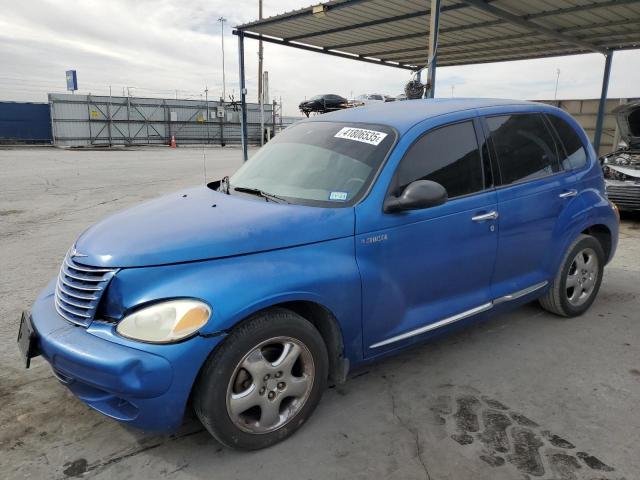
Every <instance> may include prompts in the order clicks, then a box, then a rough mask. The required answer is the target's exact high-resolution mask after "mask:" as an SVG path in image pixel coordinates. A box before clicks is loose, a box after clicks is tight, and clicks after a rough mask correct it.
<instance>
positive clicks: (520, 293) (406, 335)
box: [369, 280, 549, 348]
mask: <svg viewBox="0 0 640 480" xmlns="http://www.w3.org/2000/svg"><path fill="white" fill-rule="evenodd" d="M548 283H549V282H547V281H546V280H545V281H544V282H540V283H536V284H535V285H531V286H529V287H527V288H523V289H522V290H518V291H516V292H513V293H510V294H508V295H504V296H502V297H499V298H496V299H495V300H493V301H491V302H489V303H485V304H482V305H479V306H477V307H474V308H472V309H470V310H465V311H464V312H461V313H458V314H456V315H453V316H451V317H447V318H444V319H442V320H439V321H437V322H434V323H430V324H428V325H424V326H422V327H420V328H416V329H415V330H410V331H408V332H405V333H401V334H400V335H396V336H395V337H391V338H387V339H386V340H383V341H381V342H378V343H374V344H373V345H371V346H370V347H369V348H378V347H383V346H385V345H389V344H391V343H395V342H399V341H400V340H405V339H407V338H411V337H415V336H416V335H420V334H423V333H427V332H430V331H431V330H436V329H438V328H441V327H444V326H445V325H449V324H451V323H455V322H458V321H460V320H464V319H465V318H468V317H471V316H473V315H477V314H478V313H482V312H486V311H487V310H491V309H492V308H493V306H494V305H498V304H500V303H504V302H510V301H513V300H517V299H518V298H521V297H524V296H525V295H529V294H530V293H533V292H535V291H536V290H540V289H541V288H543V287H545V286H546V285H547V284H548Z"/></svg>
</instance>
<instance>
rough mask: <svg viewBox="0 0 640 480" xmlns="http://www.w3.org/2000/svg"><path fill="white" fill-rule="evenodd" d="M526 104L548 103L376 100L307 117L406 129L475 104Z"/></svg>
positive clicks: (501, 100)
mask: <svg viewBox="0 0 640 480" xmlns="http://www.w3.org/2000/svg"><path fill="white" fill-rule="evenodd" d="M514 105H523V106H524V105H527V106H536V107H538V108H540V109H541V110H542V109H543V108H545V107H547V106H546V105H543V104H540V103H536V102H528V101H525V100H505V99H495V98H432V99H423V100H407V101H403V102H386V103H374V104H370V105H366V106H364V107H356V108H347V109H344V110H339V111H337V112H331V113H326V114H324V115H318V116H315V117H311V118H310V119H309V120H308V121H327V120H331V121H336V122H362V123H377V124H380V125H389V126H392V127H394V128H395V129H396V130H398V131H399V132H400V133H404V132H405V131H407V130H408V129H409V128H411V127H412V126H413V125H415V124H416V123H418V122H420V121H422V120H426V119H428V118H432V117H437V116H439V115H444V114H447V113H453V112H459V111H462V110H470V109H476V108H486V107H498V106H514Z"/></svg>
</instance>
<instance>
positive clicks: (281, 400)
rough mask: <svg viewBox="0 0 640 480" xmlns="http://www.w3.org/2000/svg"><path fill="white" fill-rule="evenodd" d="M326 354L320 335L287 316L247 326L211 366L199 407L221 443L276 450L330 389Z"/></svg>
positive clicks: (197, 398)
mask: <svg viewBox="0 0 640 480" xmlns="http://www.w3.org/2000/svg"><path fill="white" fill-rule="evenodd" d="M327 372H328V357H327V349H326V347H325V344H324V342H323V340H322V337H321V335H320V333H319V332H318V330H317V329H316V328H315V327H314V326H313V325H312V324H311V323H310V322H308V321H307V320H305V319H304V318H302V317H300V316H299V315H297V314H295V313H294V312H291V311H289V310H285V309H274V310H271V311H268V312H265V313H262V314H259V315H258V316H256V317H254V318H252V319H250V320H248V321H247V322H245V323H244V324H242V325H240V327H239V328H237V329H235V330H233V331H232V332H231V334H230V335H229V338H227V339H226V340H225V342H224V343H223V344H222V346H221V347H220V348H219V349H218V350H217V351H216V353H215V354H214V355H212V356H211V357H210V358H209V359H208V360H207V362H206V364H205V366H204V367H203V369H202V372H201V374H200V376H199V379H198V382H197V384H196V387H195V390H194V407H195V411H196V414H197V415H198V417H199V418H200V421H201V422H202V424H203V425H204V426H205V427H206V429H207V430H208V431H209V432H210V433H211V434H212V435H213V436H214V437H215V438H216V439H217V440H219V441H220V442H221V443H222V444H224V445H226V446H228V447H232V448H238V449H243V450H255V449H259V448H265V447H268V446H271V445H273V444H275V443H277V442H279V441H281V440H284V439H285V438H287V437H288V436H290V435H291V434H293V433H294V432H295V431H296V430H297V429H298V428H300V426H302V424H303V423H304V422H305V421H306V420H307V419H308V418H309V417H310V416H311V414H312V413H313V411H314V410H315V408H316V406H317V404H318V402H319V401H320V397H321V396H322V393H323V392H324V390H325V388H326V382H327Z"/></svg>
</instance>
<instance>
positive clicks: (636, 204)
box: [606, 182, 640, 210]
mask: <svg viewBox="0 0 640 480" xmlns="http://www.w3.org/2000/svg"><path fill="white" fill-rule="evenodd" d="M606 192H607V197H609V200H611V201H612V202H613V203H615V204H616V205H618V207H620V208H622V209H630V210H632V209H633V210H635V209H640V183H630V182H628V183H624V184H609V185H607V189H606Z"/></svg>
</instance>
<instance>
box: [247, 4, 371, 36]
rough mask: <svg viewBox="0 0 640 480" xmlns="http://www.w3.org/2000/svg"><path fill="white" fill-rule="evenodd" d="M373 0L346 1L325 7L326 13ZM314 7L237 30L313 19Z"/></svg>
mask: <svg viewBox="0 0 640 480" xmlns="http://www.w3.org/2000/svg"><path fill="white" fill-rule="evenodd" d="M370 1H371V0H345V1H344V2H342V3H338V4H336V5H325V8H326V10H325V13H327V12H332V11H336V10H340V9H341V8H345V7H350V6H352V5H356V4H358V3H364V2H370ZM313 7H314V6H313V5H312V6H310V7H307V8H304V9H301V10H298V11H293V12H291V13H283V14H282V15H277V16H275V17H271V18H266V19H264V20H256V21H255V22H250V23H245V24H244V25H238V26H237V27H236V30H246V29H247V28H250V27H255V26H261V27H262V26H264V25H273V24H274V23H280V22H287V21H289V20H292V19H295V18H303V17H312V16H313V15H314V13H313Z"/></svg>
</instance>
